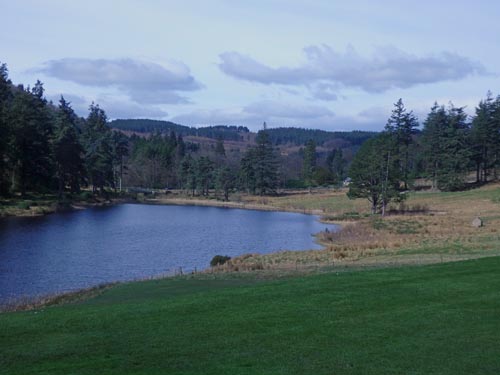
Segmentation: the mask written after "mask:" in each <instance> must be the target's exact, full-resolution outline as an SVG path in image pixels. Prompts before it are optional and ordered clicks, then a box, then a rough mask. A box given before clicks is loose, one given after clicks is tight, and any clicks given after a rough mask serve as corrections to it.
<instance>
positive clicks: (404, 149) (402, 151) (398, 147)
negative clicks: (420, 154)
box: [385, 99, 418, 189]
mask: <svg viewBox="0 0 500 375" xmlns="http://www.w3.org/2000/svg"><path fill="white" fill-rule="evenodd" d="M417 127H418V121H417V118H416V117H415V115H414V114H413V112H412V111H410V112H407V110H406V108H405V106H404V104H403V100H402V99H399V100H398V101H397V102H396V103H395V104H394V109H393V111H392V114H391V117H389V119H388V120H387V124H386V126H385V130H386V132H388V133H389V134H390V135H391V136H392V139H393V142H394V147H395V149H394V151H395V154H394V157H395V158H397V160H398V163H399V166H400V170H401V176H402V177H401V178H402V181H403V183H404V188H405V189H408V186H409V183H410V169H411V165H410V145H411V143H412V142H413V136H414V135H415V133H416V129H417Z"/></svg>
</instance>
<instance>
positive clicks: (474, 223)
mask: <svg viewBox="0 0 500 375" xmlns="http://www.w3.org/2000/svg"><path fill="white" fill-rule="evenodd" d="M472 226H473V227H474V228H480V227H482V226H483V221H482V220H481V218H480V217H476V218H474V220H472Z"/></svg>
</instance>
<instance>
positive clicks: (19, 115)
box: [8, 81, 53, 195]
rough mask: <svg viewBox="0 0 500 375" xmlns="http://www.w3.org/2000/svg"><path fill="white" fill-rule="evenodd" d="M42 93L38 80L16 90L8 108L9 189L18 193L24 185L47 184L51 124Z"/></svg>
mask: <svg viewBox="0 0 500 375" xmlns="http://www.w3.org/2000/svg"><path fill="white" fill-rule="evenodd" d="M43 93H44V90H43V84H42V83H41V82H40V81H37V83H36V84H35V86H34V87H33V89H32V90H30V89H29V88H28V89H26V90H24V89H23V90H17V91H16V92H15V94H14V99H13V101H12V105H11V108H10V110H9V115H8V116H9V117H8V121H9V123H10V129H11V136H10V139H9V163H10V165H11V178H12V185H11V189H12V190H13V191H16V190H17V191H20V192H21V195H25V194H26V191H27V190H28V189H30V190H34V191H45V190H47V189H49V188H50V186H51V178H52V176H53V160H52V154H51V147H50V139H51V138H52V132H53V127H52V121H51V118H50V114H49V111H48V108H47V102H46V100H45V98H44V97H43Z"/></svg>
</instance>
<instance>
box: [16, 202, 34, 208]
mask: <svg viewBox="0 0 500 375" xmlns="http://www.w3.org/2000/svg"><path fill="white" fill-rule="evenodd" d="M31 205H32V202H31V201H21V202H19V203H18V204H17V208H19V209H21V210H29V209H30V207H31Z"/></svg>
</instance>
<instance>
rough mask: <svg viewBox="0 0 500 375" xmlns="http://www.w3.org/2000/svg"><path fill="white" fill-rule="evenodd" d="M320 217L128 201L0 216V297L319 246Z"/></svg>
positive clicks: (11, 296) (4, 297)
mask: <svg viewBox="0 0 500 375" xmlns="http://www.w3.org/2000/svg"><path fill="white" fill-rule="evenodd" d="M325 228H328V229H329V230H335V227H334V226H333V225H325V224H322V223H320V222H319V221H318V217H315V216H310V215H302V214H295V213H285V212H266V211H250V210H239V209H224V208H213V207H195V206H154V205H140V204H123V205H117V206H112V207H105V208H91V209H87V210H82V211H72V212H66V213H58V214H53V215H48V216H44V217H34V218H8V219H2V220H0V302H5V301H7V300H10V299H13V298H15V299H17V298H20V297H33V296H38V295H44V294H50V293H55V292H61V291H68V290H74V289H80V288H84V287H89V286H93V285H97V284H100V283H103V282H110V281H118V280H132V279H137V278H144V277H148V276H155V275H160V274H166V273H173V272H175V270H178V269H179V268H180V267H182V269H183V271H190V270H194V269H195V268H197V269H202V268H207V267H208V266H209V263H210V260H211V259H212V257H213V256H214V255H217V254H220V255H229V256H236V255H240V254H244V253H257V252H258V253H269V252H274V251H279V250H303V249H317V248H320V246H319V245H317V244H316V243H315V242H314V238H313V237H312V234H314V233H317V232H319V231H322V230H325Z"/></svg>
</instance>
